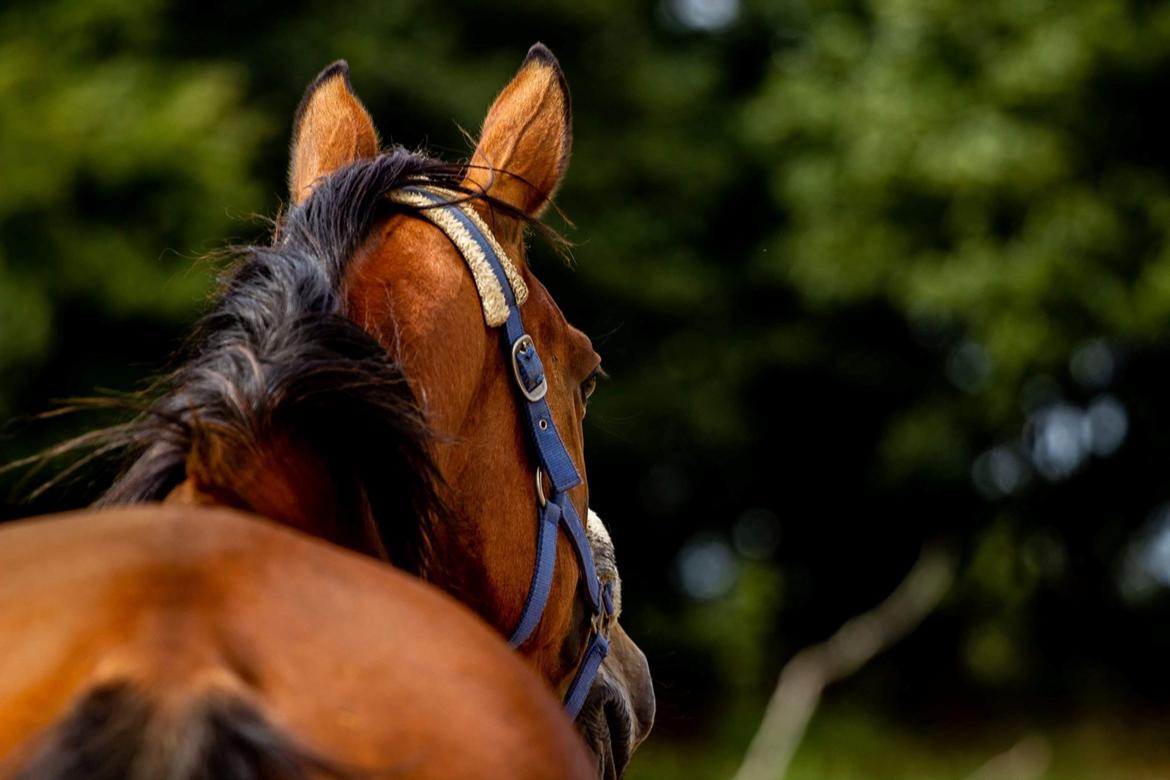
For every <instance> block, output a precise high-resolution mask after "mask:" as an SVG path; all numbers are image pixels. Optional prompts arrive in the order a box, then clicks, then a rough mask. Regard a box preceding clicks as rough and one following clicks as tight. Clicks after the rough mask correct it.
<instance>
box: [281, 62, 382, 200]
mask: <svg viewBox="0 0 1170 780" xmlns="http://www.w3.org/2000/svg"><path fill="white" fill-rule="evenodd" d="M377 153H378V131H377V130H375V129H374V123H373V121H372V120H371V119H370V114H369V112H367V111H366V107H365V106H363V105H362V102H361V101H360V100H358V97H357V95H355V94H354V93H353V88H352V87H351V86H350V83H349V65H348V64H347V63H346V62H345V60H338V61H337V62H335V63H333V64H332V65H330V66H329V67H328V68H326V69H325V70H323V71H321V74H320V75H319V76H317V78H315V79H313V83H312V84H310V85H309V86H308V88H307V89H306V90H305V96H304V97H303V98H301V104H300V105H299V106H298V107H297V113H296V115H295V117H294V118H293V137H292V146H291V148H290V150H289V165H288V188H289V194H290V195H291V197H292V202H293V203H300V202H301V201H303V200H304V199H305V198H307V197H308V196H309V193H310V192H312V190H313V185H314V184H315V183H316V182H317V180H318V179H320V178H321V177H323V176H328V175H329V174H331V173H333V172H334V171H336V170H337V169H338V168H341V167H342V166H345V165H348V164H349V163H351V162H354V161H355V160H360V159H363V158H366V157H373V156H374V155H375V154H377Z"/></svg>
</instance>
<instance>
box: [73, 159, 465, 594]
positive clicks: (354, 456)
mask: <svg viewBox="0 0 1170 780" xmlns="http://www.w3.org/2000/svg"><path fill="white" fill-rule="evenodd" d="M462 173H463V171H462V169H461V168H458V167H456V166H450V165H446V164H443V163H439V162H436V161H434V160H431V159H429V158H427V157H425V156H423V155H420V154H417V153H413V152H409V151H407V150H405V149H402V148H396V149H393V150H391V151H388V152H385V153H383V154H381V155H379V156H377V157H375V158H372V159H369V160H362V161H359V162H356V163H354V164H352V165H349V166H347V167H345V168H342V169H340V170H339V171H337V172H335V173H333V174H332V175H330V176H328V177H326V178H323V179H321V180H320V181H319V182H318V183H317V185H316V187H315V188H314V190H313V192H312V194H311V195H310V196H309V197H308V198H307V199H306V200H305V201H304V202H303V203H301V204H299V205H298V206H296V207H294V208H292V209H291V210H289V211H288V212H287V213H286V214H285V215H284V216H283V217H282V218H280V219H279V220H278V221H277V222H276V225H275V230H274V233H273V241H272V243H271V245H265V246H259V245H256V246H243V247H235V248H233V249H231V250H230V254H231V255H232V256H234V262H233V263H232V265H231V266H230V267H229V269H228V270H227V271H226V272H225V273H224V274H223V276H222V278H221V284H220V290H219V292H218V294H217V295H216V297H215V298H214V302H213V304H212V306H211V308H210V310H209V311H208V312H207V313H206V314H205V315H204V316H203V317H202V318H201V319H200V320H199V322H198V324H197V326H196V328H195V331H194V334H193V335H192V337H191V338H190V340H189V341H188V344H187V347H186V349H185V351H184V357H185V360H184V361H183V362H182V363H181V364H180V365H179V366H178V368H176V369H175V370H174V371H172V372H170V373H169V374H166V375H165V376H163V377H161V378H160V379H158V380H156V382H155V383H154V384H153V385H152V387H151V388H150V389H148V390H147V391H146V393H144V394H143V395H142V396H140V397H138V398H132V399H127V400H117V399H115V400H113V401H111V400H110V399H105V400H104V401H101V402H99V404H98V405H104V406H110V405H117V406H122V407H132V408H136V409H137V410H139V411H140V413H139V414H138V416H137V417H135V418H134V419H132V420H131V421H129V422H126V423H123V424H120V425H115V426H112V427H110V428H106V429H104V430H101V431H95V432H92V433H89V434H85V435H84V436H82V437H79V438H78V439H77V440H75V442H73V443H69V444H67V445H66V446H65V449H67V448H68V447H69V446H72V445H74V444H76V445H78V447H79V448H80V447H84V448H92V452H93V453H98V454H106V453H110V452H116V451H121V452H122V453H124V454H125V457H126V461H125V463H126V464H127V465H126V466H125V468H124V469H123V470H122V472H121V474H120V475H119V476H118V477H117V479H116V480H115V481H114V483H113V484H112V485H111V487H110V488H109V489H108V490H107V491H106V492H105V494H104V495H103V496H102V497H101V498H100V499H98V501H97V502H96V504H97V505H98V506H110V505H123V504H133V503H138V502H144V501H158V500H161V499H163V498H165V497H166V496H167V495H168V494H169V493H170V492H171V491H172V490H173V489H174V488H175V487H177V486H178V485H179V484H181V483H182V482H183V481H184V480H186V479H188V477H197V478H198V480H199V482H200V483H202V484H205V485H208V486H210V487H211V488H212V490H211V491H210V492H211V493H212V494H213V495H215V496H216V497H217V498H220V497H226V498H225V503H230V504H234V505H236V506H240V507H241V508H245V509H247V508H250V507H249V506H248V501H247V497H246V496H242V495H240V491H233V489H232V486H231V482H232V480H233V478H234V477H235V476H236V473H237V472H238V470H239V468H240V467H241V466H243V465H246V464H247V459H248V458H250V457H251V458H254V457H256V456H257V453H258V452H261V451H264V447H265V445H266V444H268V445H270V444H271V440H272V437H274V436H279V435H291V436H293V437H295V439H296V441H297V442H299V443H300V444H302V445H303V446H305V447H306V448H307V450H308V451H310V452H312V453H313V455H314V456H315V458H316V462H318V463H321V464H326V465H327V468H328V469H329V471H330V476H331V477H332V479H333V481H334V484H335V485H337V488H338V496H339V500H340V501H341V502H343V505H344V506H345V508H346V509H349V510H356V511H357V512H358V515H357V516H358V517H362V516H363V515H364V517H365V520H364V522H366V523H369V522H370V521H371V519H372V522H373V524H374V526H375V533H376V535H377V537H378V544H381V545H384V552H385V554H386V556H387V557H389V558H390V560H391V561H393V562H394V563H395V564H397V565H399V566H401V567H403V568H405V569H407V570H409V571H412V572H414V573H418V574H425V573H426V572H425V570H426V569H427V568H428V566H429V565H430V564H432V563H434V562H433V561H432V560H431V558H432V556H431V555H430V550H429V544H428V539H429V533H428V528H430V527H431V524H433V523H434V522H436V521H437V520H438V519H440V518H444V517H446V516H447V513H446V512H445V510H444V508H443V505H442V501H441V498H440V494H439V486H440V481H441V480H440V477H439V475H438V472H437V470H436V468H435V465H434V463H433V461H432V459H431V455H430V445H431V444H432V440H433V438H434V436H433V434H432V432H431V431H430V429H429V428H428V426H427V424H426V422H425V419H424V415H423V413H422V410H421V409H420V407H419V404H418V403H417V400H416V399H415V397H414V394H413V392H412V391H411V389H410V386H409V384H408V383H407V381H406V378H405V376H404V375H403V372H402V367H401V366H400V365H399V364H398V363H397V362H395V361H394V360H393V359H392V358H391V357H390V355H389V354H388V353H387V352H386V350H385V349H384V348H383V346H382V345H381V344H379V343H378V342H377V341H376V340H375V339H374V338H373V337H372V336H371V335H370V334H368V333H367V332H365V331H364V330H362V329H361V328H360V327H359V326H358V325H356V324H355V323H353V322H352V321H351V320H349V319H347V318H346V316H345V311H344V308H345V303H344V297H343V295H342V294H341V292H340V290H341V285H342V282H343V280H344V278H345V271H346V268H347V266H348V263H349V261H350V258H351V257H352V256H353V255H354V253H355V252H356V251H357V249H358V248H359V247H360V246H361V245H362V243H363V242H364V241H365V240H366V239H367V238H368V236H369V234H370V232H371V230H372V228H373V227H374V225H376V224H378V223H379V222H380V221H381V220H382V219H384V218H385V217H387V216H389V215H390V214H391V213H394V212H403V211H410V209H409V208H408V207H404V206H401V205H397V204H393V203H391V202H390V201H389V200H388V199H387V198H386V195H387V193H389V192H391V191H392V190H394V189H397V188H400V187H404V186H407V185H409V184H417V183H424V182H428V183H439V184H441V185H442V186H444V187H448V188H453V189H459V186H458V182H459V181H460V180H461V178H462ZM468 197H482V195H478V194H476V193H468ZM55 451H56V452H61V451H63V448H62V447H58V448H55ZM396 521H397V522H396ZM391 524H393V526H391ZM366 530H367V531H368V530H369V529H366ZM353 533H357V531H356V530H354V531H353Z"/></svg>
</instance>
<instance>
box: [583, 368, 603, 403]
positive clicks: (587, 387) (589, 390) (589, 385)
mask: <svg viewBox="0 0 1170 780" xmlns="http://www.w3.org/2000/svg"><path fill="white" fill-rule="evenodd" d="M600 375H601V369H598V370H596V371H594V372H593V373H592V374H590V375H589V376H588V377H587V378H586V379H585V381H584V382H582V383H581V397H582V398H583V399H584V400H585V401H586V402H588V401H589V397H590V396H591V395H593V392H594V391H595V390H596V389H597V377H599V376H600Z"/></svg>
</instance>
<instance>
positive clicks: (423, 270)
mask: <svg viewBox="0 0 1170 780" xmlns="http://www.w3.org/2000/svg"><path fill="white" fill-rule="evenodd" d="M351 269H352V270H351V272H350V274H349V278H348V279H347V284H346V297H347V299H348V302H349V306H350V308H351V314H352V316H353V317H354V319H355V320H356V321H358V322H360V323H362V324H363V325H364V326H365V327H366V328H367V330H370V331H371V332H373V333H374V334H375V335H376V336H378V337H379V340H381V341H383V343H384V344H385V345H386V346H387V347H388V348H391V349H393V348H394V347H396V346H399V345H397V344H393V343H386V342H387V341H388V340H389V339H387V338H384V337H383V336H384V335H385V330H386V328H387V326H392V327H393V328H394V329H395V330H396V331H399V332H398V333H397V338H396V339H395V340H396V341H397V340H400V339H401V338H404V337H405V338H412V339H413V338H425V337H427V336H431V335H434V334H436V333H438V334H439V335H442V336H443V337H445V338H449V337H452V336H458V334H459V333H460V332H469V331H470V330H471V329H470V328H469V327H467V323H466V322H464V320H468V319H470V317H469V314H470V313H471V312H472V309H473V307H474V309H475V311H476V312H477V311H478V300H479V299H478V296H477V294H476V292H475V286H474V284H473V282H472V279H471V275H470V273H469V272H468V271H467V268H466V265H465V264H464V262H463V258H462V257H461V256H460V254H459V251H458V250H457V249H456V248H455V246H454V245H453V244H452V243H451V241H450V240H449V239H448V238H447V237H446V236H445V235H444V234H443V232H442V231H441V230H439V229H438V228H436V227H434V226H433V225H431V224H430V223H428V222H426V221H425V220H421V219H417V218H414V217H409V216H406V215H398V216H395V217H392V218H390V219H389V220H387V221H386V222H385V223H384V224H383V225H382V226H381V228H380V229H378V230H375V231H374V232H373V233H372V235H371V236H370V238H369V240H367V241H366V243H365V245H364V246H363V247H362V248H361V249H360V250H359V251H358V254H357V256H356V257H355V258H354V261H353V263H352V265H351ZM456 325H458V326H459V327H458V328H457V329H456V328H454V327H452V326H456ZM480 327H482V324H480Z"/></svg>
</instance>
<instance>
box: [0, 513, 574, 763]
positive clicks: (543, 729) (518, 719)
mask: <svg viewBox="0 0 1170 780" xmlns="http://www.w3.org/2000/svg"><path fill="white" fill-rule="evenodd" d="M0 571H3V572H4V576H3V577H2V578H0V636H2V637H3V640H2V642H0V778H3V780H81V779H82V778H84V779H85V780H156V779H157V778H170V780H195V779H196V778H199V779H201V780H248V779H250V778H267V779H268V780H308V779H309V778H382V777H385V778H391V777H409V778H419V779H420V780H423V779H426V778H432V779H433V780H447V779H448V778H456V777H458V778H498V777H516V778H532V780H537V779H539V780H557V779H558V778H578V779H579V780H586V779H587V778H591V777H594V776H595V774H594V772H595V770H594V768H593V760H592V759H591V757H590V756H589V755H588V753H587V752H586V750H585V748H584V745H582V744H581V741H580V739H579V738H578V736H577V734H576V732H575V730H574V729H573V727H572V724H571V722H570V721H569V719H568V718H567V717H566V716H565V715H564V713H563V712H562V711H561V710H560V708H559V707H558V706H557V703H556V702H555V701H554V700H553V699H552V698H551V697H549V696H548V693H547V691H546V690H545V686H544V684H543V683H542V681H541V680H540V679H539V678H538V677H537V676H536V675H535V674H533V673H532V671H531V670H530V669H528V668H526V667H525V665H524V664H522V663H521V662H520V661H519V660H518V659H517V657H516V656H515V654H514V653H513V652H512V651H511V650H510V649H509V648H508V647H507V645H506V644H505V643H504V642H503V641H501V639H500V638H499V636H498V635H497V634H496V633H495V632H493V631H491V630H490V629H489V628H488V627H487V626H485V625H484V624H483V623H482V621H480V620H479V619H477V618H476V617H475V616H474V615H473V614H472V613H471V612H470V611H469V610H467V609H466V608H465V607H464V606H462V605H460V604H458V603H457V602H455V601H454V600H453V599H451V598H450V597H448V596H446V595H444V594H443V593H441V592H440V591H438V590H435V589H434V588H431V587H428V586H427V585H425V584H424V583H421V582H420V581H418V580H417V579H416V578H413V577H410V576H408V575H405V574H403V573H401V572H399V571H396V570H395V569H393V568H391V567H387V566H383V565H379V564H378V563H377V562H375V561H371V560H369V559H368V558H366V557H364V556H359V555H355V554H353V553H351V552H348V551H345V550H342V549H339V548H337V547H335V546H333V545H327V544H325V543H322V542H320V541H318V540H315V539H312V538H310V537H307V536H304V535H302V534H299V533H296V532H294V531H290V530H287V529H284V528H281V527H279V526H277V525H275V524H273V523H271V522H268V521H264V520H261V519H259V518H256V517H255V516H252V515H245V514H242V513H239V512H236V511H231V510H225V509H201V508H191V507H167V506H162V507H160V506H157V505H153V506H142V507H131V508H124V509H109V510H104V511H101V512H97V513H75V514H69V515H60V516H54V517H47V518H40V519H37V520H32V521H23V522H19V523H14V524H11V525H9V526H5V527H4V528H3V529H0Z"/></svg>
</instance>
